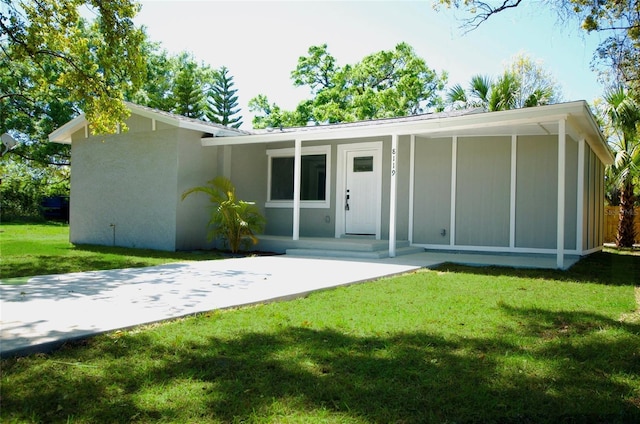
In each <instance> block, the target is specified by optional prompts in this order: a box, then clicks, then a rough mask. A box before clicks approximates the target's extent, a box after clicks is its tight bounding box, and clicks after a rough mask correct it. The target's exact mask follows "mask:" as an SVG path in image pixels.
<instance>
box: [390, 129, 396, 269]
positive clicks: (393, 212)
mask: <svg viewBox="0 0 640 424" xmlns="http://www.w3.org/2000/svg"><path fill="white" fill-rule="evenodd" d="M397 174H398V135H397V134H393V135H392V136H391V188H390V190H389V257H390V258H395V257H396V207H397V200H398V199H397V198H398V195H397V190H398V178H397Z"/></svg>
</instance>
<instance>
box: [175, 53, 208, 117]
mask: <svg viewBox="0 0 640 424" xmlns="http://www.w3.org/2000/svg"><path fill="white" fill-rule="evenodd" d="M197 73H198V67H197V64H196V63H195V62H194V61H190V62H187V63H185V66H184V67H183V68H182V69H181V70H180V71H179V72H178V74H177V76H176V79H175V81H174V87H173V101H174V102H175V104H174V107H173V110H172V112H174V113H177V114H179V115H183V116H186V117H189V118H196V119H201V118H204V115H205V102H204V98H205V96H204V92H203V91H202V85H201V84H202V81H199V78H198V75H197Z"/></svg>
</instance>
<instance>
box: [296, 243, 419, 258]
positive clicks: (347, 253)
mask: <svg viewBox="0 0 640 424" xmlns="http://www.w3.org/2000/svg"><path fill="white" fill-rule="evenodd" d="M421 252H424V249H423V248H421V247H411V246H407V247H400V248H398V247H396V256H402V255H411V254H414V253H421ZM286 253H287V255H291V256H305V257H322V258H353V259H383V258H388V257H389V246H388V245H387V248H386V250H372V251H362V250H328V249H287V251H286Z"/></svg>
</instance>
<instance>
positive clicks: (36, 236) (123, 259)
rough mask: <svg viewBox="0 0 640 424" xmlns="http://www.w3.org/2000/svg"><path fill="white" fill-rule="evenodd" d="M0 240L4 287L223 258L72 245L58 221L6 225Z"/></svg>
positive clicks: (65, 227)
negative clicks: (85, 273) (60, 276)
mask: <svg viewBox="0 0 640 424" xmlns="http://www.w3.org/2000/svg"><path fill="white" fill-rule="evenodd" d="M0 240H1V241H2V242H1V244H0V246H1V254H2V261H1V262H0V276H1V277H2V280H3V281H2V282H3V283H5V284H6V283H9V284H11V283H13V284H19V283H20V282H22V281H24V279H23V278H21V277H27V276H34V275H49V274H62V273H67V272H79V271H87V270H103V269H119V268H137V267H144V266H152V265H160V264H164V263H168V262H178V261H190V260H209V259H218V258H220V257H221V256H220V254H219V253H217V252H214V251H210V252H197V253H192V252H161V251H157V250H149V249H127V248H122V247H108V246H87V245H73V244H71V243H69V226H68V225H67V224H61V223H55V222H49V223H45V224H7V223H3V224H2V226H0ZM8 279H10V280H8Z"/></svg>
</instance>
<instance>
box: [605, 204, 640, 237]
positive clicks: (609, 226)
mask: <svg viewBox="0 0 640 424" xmlns="http://www.w3.org/2000/svg"><path fill="white" fill-rule="evenodd" d="M639 209H640V208H638V207H636V208H635V210H634V215H635V216H634V221H635V226H636V243H640V210H639ZM619 211H620V208H619V207H618V206H605V207H604V242H605V243H615V241H616V233H617V232H618V213H619Z"/></svg>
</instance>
